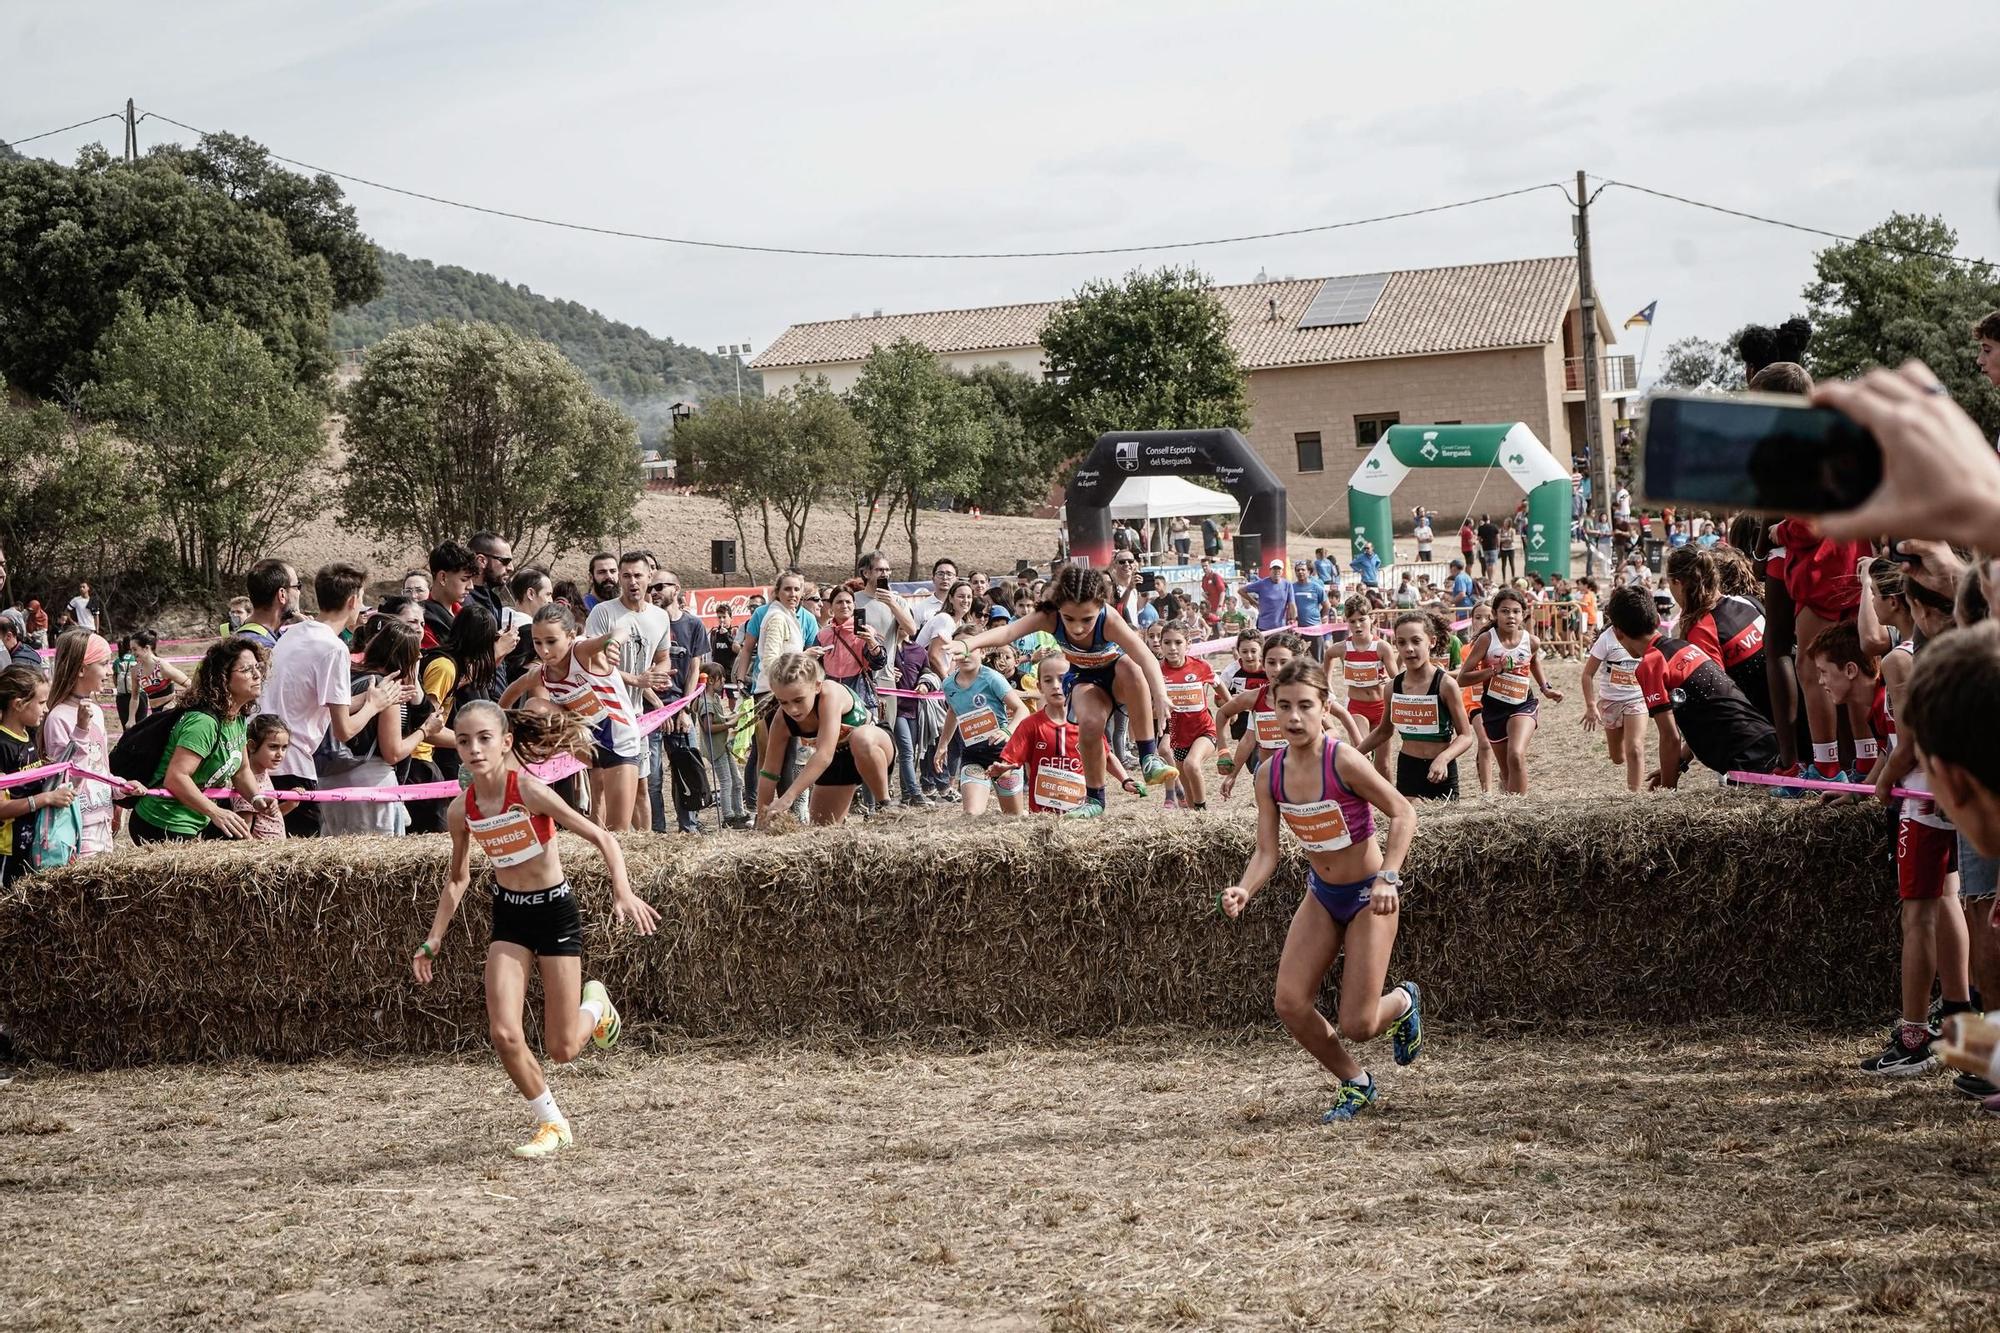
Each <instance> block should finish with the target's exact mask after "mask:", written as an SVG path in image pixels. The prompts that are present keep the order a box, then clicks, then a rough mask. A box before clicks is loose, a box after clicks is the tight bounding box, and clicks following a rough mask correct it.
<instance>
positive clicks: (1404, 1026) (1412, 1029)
mask: <svg viewBox="0 0 2000 1333" xmlns="http://www.w3.org/2000/svg"><path fill="white" fill-rule="evenodd" d="M1396 989H1398V990H1403V991H1408V992H1409V994H1410V1011H1409V1012H1408V1013H1406V1014H1404V1015H1403V1016H1402V1017H1401V1018H1399V1019H1397V1020H1396V1021H1395V1022H1394V1023H1391V1024H1390V1025H1389V1040H1390V1042H1391V1044H1393V1045H1394V1046H1395V1048H1396V1063H1397V1064H1399V1065H1406V1064H1409V1063H1410V1062H1411V1061H1413V1060H1415V1059H1416V1058H1417V1057H1418V1056H1420V1055H1422V1054H1423V1053H1424V1002H1423V995H1422V992H1420V991H1419V990H1418V989H1417V983H1416V982H1414V981H1406V982H1404V983H1403V984H1402V985H1401V986H1398V987H1397V988H1396Z"/></svg>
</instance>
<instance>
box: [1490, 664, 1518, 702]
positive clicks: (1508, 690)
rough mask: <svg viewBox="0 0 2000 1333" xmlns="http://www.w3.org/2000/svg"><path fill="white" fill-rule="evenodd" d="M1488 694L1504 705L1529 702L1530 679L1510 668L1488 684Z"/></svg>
mask: <svg viewBox="0 0 2000 1333" xmlns="http://www.w3.org/2000/svg"><path fill="white" fill-rule="evenodd" d="M1486 692H1487V693H1488V694H1490V695H1492V696H1493V697H1494V698H1495V699H1497V700H1499V701H1500V702H1501V703H1503V704H1524V703H1526V702H1528V678H1527V677H1526V676H1525V675H1522V674H1520V673H1518V672H1517V671H1516V670H1515V669H1514V668H1512V667H1509V668H1508V669H1507V670H1505V671H1503V672H1501V673H1500V674H1499V675H1497V676H1495V677H1494V678H1493V679H1491V680H1489V681H1487V682H1486Z"/></svg>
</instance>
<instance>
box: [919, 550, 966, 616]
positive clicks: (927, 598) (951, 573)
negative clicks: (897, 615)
mask: <svg viewBox="0 0 2000 1333" xmlns="http://www.w3.org/2000/svg"><path fill="white" fill-rule="evenodd" d="M956 582H958V562H957V561H956V560H953V559H952V558H951V557H950V556H948V555H947V556H940V557H939V558H938V561H937V563H936V564H934V565H932V566H931V590H930V591H929V592H928V593H926V594H924V595H923V596H922V597H912V598H911V599H910V603H909V606H910V618H911V619H912V620H914V621H915V622H916V623H917V624H919V625H921V624H923V623H924V622H925V621H926V620H929V619H930V618H931V617H932V616H934V615H936V614H937V613H938V612H940V611H942V610H944V602H945V598H947V597H949V596H950V595H951V585H952V584H954V583H956Z"/></svg>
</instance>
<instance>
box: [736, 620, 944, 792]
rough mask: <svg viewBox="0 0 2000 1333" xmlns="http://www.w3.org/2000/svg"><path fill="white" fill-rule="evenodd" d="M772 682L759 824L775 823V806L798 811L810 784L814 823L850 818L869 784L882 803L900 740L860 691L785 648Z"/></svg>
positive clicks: (764, 738)
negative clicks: (857, 795) (787, 775)
mask: <svg viewBox="0 0 2000 1333" xmlns="http://www.w3.org/2000/svg"><path fill="white" fill-rule="evenodd" d="M769 679H770V685H771V703H770V704H768V705H766V706H765V711H764V714H763V716H762V717H761V718H760V721H761V722H762V727H761V731H762V737H761V739H762V746H761V748H760V749H759V750H758V754H759V756H760V757H761V760H762V767H760V768H759V769H758V770H757V827H758V828H760V829H761V828H765V827H767V826H768V825H769V824H770V822H771V812H772V811H773V810H774V809H776V810H789V809H791V808H792V806H793V805H794V804H795V803H796V802H797V801H798V799H799V798H800V797H801V796H803V795H805V793H806V791H807V789H811V791H812V801H811V805H810V810H811V814H812V822H813V823H815V824H838V823H839V822H840V821H841V820H843V819H846V818H847V811H848V809H849V807H851V806H852V805H853V804H854V789H855V788H856V787H857V786H859V785H861V784H862V783H863V782H866V783H867V784H868V790H869V791H870V792H871V793H873V794H874V797H875V800H876V802H877V803H878V804H880V803H886V802H887V801H888V799H889V765H890V764H891V763H892V762H894V754H895V745H894V743H893V742H892V741H890V739H889V737H888V734H887V733H885V732H884V731H883V730H882V729H881V728H880V727H878V726H876V725H875V715H874V714H873V713H871V712H869V711H868V709H867V707H866V706H864V705H863V704H862V702H861V701H860V700H859V699H857V698H855V697H854V691H852V690H850V689H848V688H847V687H846V686H845V685H842V684H840V683H839V682H838V681H832V680H828V679H827V678H826V674H825V673H824V672H822V671H821V670H820V666H819V660H818V659H817V658H814V657H810V656H808V655H807V654H805V653H802V652H794V653H786V654H785V655H784V656H783V657H780V658H779V659H778V660H777V661H775V662H773V663H772V664H771V671H770V677H769ZM948 734H949V733H947V735H948ZM794 744H796V745H797V746H798V753H799V771H798V775H797V776H796V777H794V778H793V779H792V785H791V786H789V787H787V788H785V790H784V791H783V792H780V791H779V790H778V782H779V780H780V779H779V775H780V774H781V773H782V772H783V771H784V762H785V751H786V749H787V748H789V747H790V746H792V745H794Z"/></svg>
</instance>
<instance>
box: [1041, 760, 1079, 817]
mask: <svg viewBox="0 0 2000 1333" xmlns="http://www.w3.org/2000/svg"><path fill="white" fill-rule="evenodd" d="M1087 794H1088V793H1087V791H1086V789H1085V788H1084V785H1083V774H1081V773H1078V772H1076V771H1075V770H1074V769H1068V768H1051V767H1049V766H1048V765H1047V764H1043V765H1041V766H1040V767H1038V768H1036V769H1035V793H1034V795H1035V804H1036V805H1039V806H1044V807H1046V808H1047V809H1050V810H1074V809H1076V808H1077V807H1078V806H1080V805H1082V804H1083V798H1084V797H1085V796H1086V795H1087Z"/></svg>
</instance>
